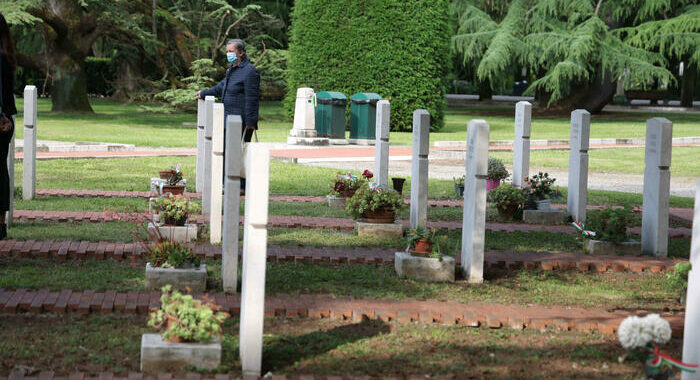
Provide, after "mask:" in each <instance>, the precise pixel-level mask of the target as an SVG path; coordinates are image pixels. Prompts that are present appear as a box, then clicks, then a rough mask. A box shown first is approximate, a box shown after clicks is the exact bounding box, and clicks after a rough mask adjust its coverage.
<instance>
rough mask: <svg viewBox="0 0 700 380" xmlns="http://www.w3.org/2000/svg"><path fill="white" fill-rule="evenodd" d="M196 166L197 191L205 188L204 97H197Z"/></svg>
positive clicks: (199, 191)
mask: <svg viewBox="0 0 700 380" xmlns="http://www.w3.org/2000/svg"><path fill="white" fill-rule="evenodd" d="M196 165H197V166H196V168H195V175H196V177H195V191H196V192H198V193H201V192H202V189H203V188H204V99H197V164H196Z"/></svg>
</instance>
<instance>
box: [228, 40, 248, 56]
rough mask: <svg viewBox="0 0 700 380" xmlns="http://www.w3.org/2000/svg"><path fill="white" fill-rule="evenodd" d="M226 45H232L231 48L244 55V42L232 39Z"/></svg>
mask: <svg viewBox="0 0 700 380" xmlns="http://www.w3.org/2000/svg"><path fill="white" fill-rule="evenodd" d="M226 45H233V47H235V48H236V50H238V51H239V52H241V53H245V42H243V40H239V39H238V38H234V39H231V40H228V42H227V43H226Z"/></svg>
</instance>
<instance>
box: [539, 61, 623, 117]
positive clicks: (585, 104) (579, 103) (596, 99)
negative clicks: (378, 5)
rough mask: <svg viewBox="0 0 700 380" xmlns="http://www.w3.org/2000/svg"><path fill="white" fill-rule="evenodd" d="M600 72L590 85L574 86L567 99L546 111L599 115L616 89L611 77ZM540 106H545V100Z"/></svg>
mask: <svg viewBox="0 0 700 380" xmlns="http://www.w3.org/2000/svg"><path fill="white" fill-rule="evenodd" d="M601 71H602V70H599V71H598V74H597V75H596V77H595V79H594V80H593V82H592V83H587V84H585V85H582V86H574V87H573V88H572V90H571V94H570V95H569V97H568V98H565V99H561V100H558V101H556V102H555V103H553V104H551V105H550V106H549V107H547V110H548V111H554V112H561V113H568V112H571V111H573V110H575V109H585V110H587V111H588V112H590V113H592V114H598V113H600V112H601V111H602V110H603V107H605V105H606V104H608V103H610V102H611V101H612V98H613V96H615V90H616V89H617V82H616V81H615V80H614V78H613V75H611V74H610V73H601ZM542 104H547V99H544V100H542Z"/></svg>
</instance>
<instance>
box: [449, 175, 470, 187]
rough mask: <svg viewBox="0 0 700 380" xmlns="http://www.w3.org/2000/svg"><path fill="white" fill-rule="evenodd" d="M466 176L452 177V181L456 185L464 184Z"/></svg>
mask: <svg viewBox="0 0 700 380" xmlns="http://www.w3.org/2000/svg"><path fill="white" fill-rule="evenodd" d="M466 178H467V177H466V176H461V177H452V181H454V183H455V185H457V186H464V180H465V179H466Z"/></svg>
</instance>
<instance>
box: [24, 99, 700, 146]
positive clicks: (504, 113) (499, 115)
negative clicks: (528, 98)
mask: <svg viewBox="0 0 700 380" xmlns="http://www.w3.org/2000/svg"><path fill="white" fill-rule="evenodd" d="M193 101H194V99H193ZM90 103H91V104H92V107H93V109H94V111H95V113H94V114H61V113H52V112H50V109H51V101H50V99H39V103H38V106H39V109H38V131H39V135H38V137H39V139H44V140H60V141H100V142H115V143H125V144H136V145H141V146H155V147H158V146H162V147H194V146H196V131H195V127H194V126H191V125H188V126H183V125H182V123H183V122H184V123H194V122H196V115H195V114H194V113H193V114H186V113H174V114H161V113H153V112H147V111H144V110H143V109H141V108H140V107H139V106H138V105H136V104H123V103H115V102H113V101H110V100H105V99H91V100H90ZM17 106H18V108H19V114H18V123H17V124H18V125H22V116H23V114H22V109H23V99H18V100H17ZM514 115H515V107H510V108H509V107H483V106H471V107H454V108H448V109H447V112H446V117H445V127H444V128H443V129H442V130H440V131H439V132H434V133H431V136H430V140H431V141H432V142H435V141H443V140H453V141H465V140H466V138H467V129H466V125H467V122H468V121H469V120H471V119H485V120H486V121H487V122H488V123H489V125H490V126H491V133H490V138H491V140H512V139H513V123H514ZM657 116H663V117H666V118H668V119H669V120H671V121H672V122H673V123H674V125H673V136H674V137H682V136H697V135H699V134H700V133H699V132H698V130H697V126H698V123H700V115H695V114H681V113H666V114H665V113H653V114H643V113H614V114H604V115H594V116H593V117H592V119H591V138H603V137H644V136H645V123H646V120H647V119H649V118H651V117H657ZM260 119H261V120H260V133H259V136H260V139H261V140H262V141H267V142H283V141H286V140H287V136H288V135H289V131H290V130H291V128H292V123H291V121H289V120H285V112H284V110H283V109H282V104H281V102H261V107H260ZM22 135H23V131H22V128H18V129H17V137H21V136H22ZM568 138H569V118H568V117H561V116H537V115H535V116H533V118H532V139H568ZM390 141H391V143H392V144H394V145H410V144H411V134H410V133H408V132H394V133H392V134H391V138H390Z"/></svg>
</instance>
